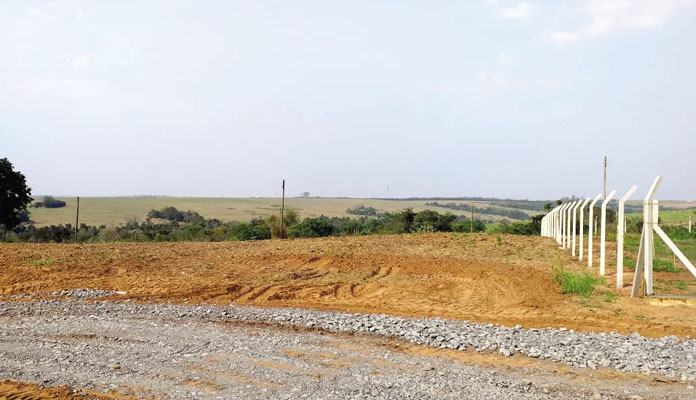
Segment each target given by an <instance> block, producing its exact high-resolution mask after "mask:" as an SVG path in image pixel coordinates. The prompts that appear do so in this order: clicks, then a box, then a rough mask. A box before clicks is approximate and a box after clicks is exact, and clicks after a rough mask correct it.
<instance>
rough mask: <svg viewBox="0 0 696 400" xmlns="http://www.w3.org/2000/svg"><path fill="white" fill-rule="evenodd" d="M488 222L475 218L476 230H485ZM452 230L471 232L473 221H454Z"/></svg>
mask: <svg viewBox="0 0 696 400" xmlns="http://www.w3.org/2000/svg"><path fill="white" fill-rule="evenodd" d="M485 231H486V224H485V223H483V222H482V221H480V220H478V219H476V220H474V232H485ZM452 232H471V221H467V220H465V219H464V220H460V221H457V222H454V223H452Z"/></svg>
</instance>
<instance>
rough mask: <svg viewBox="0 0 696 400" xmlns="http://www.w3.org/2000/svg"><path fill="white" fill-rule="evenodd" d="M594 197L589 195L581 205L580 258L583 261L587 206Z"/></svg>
mask: <svg viewBox="0 0 696 400" xmlns="http://www.w3.org/2000/svg"><path fill="white" fill-rule="evenodd" d="M590 200H592V198H590V197H588V198H586V199H585V201H584V202H583V203H582V205H581V206H580V246H579V250H580V256H579V259H580V261H582V251H583V246H584V245H585V243H584V239H585V237H584V236H585V206H587V203H589V202H590Z"/></svg>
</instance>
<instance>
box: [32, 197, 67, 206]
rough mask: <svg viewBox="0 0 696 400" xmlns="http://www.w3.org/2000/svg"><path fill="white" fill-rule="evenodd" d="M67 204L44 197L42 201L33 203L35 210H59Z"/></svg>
mask: <svg viewBox="0 0 696 400" xmlns="http://www.w3.org/2000/svg"><path fill="white" fill-rule="evenodd" d="M66 204H67V203H66V202H64V201H63V200H58V199H55V198H53V197H52V196H45V197H44V200H43V201H37V202H36V203H34V207H35V208H41V207H46V208H61V207H65V205H66Z"/></svg>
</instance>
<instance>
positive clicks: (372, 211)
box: [346, 204, 377, 217]
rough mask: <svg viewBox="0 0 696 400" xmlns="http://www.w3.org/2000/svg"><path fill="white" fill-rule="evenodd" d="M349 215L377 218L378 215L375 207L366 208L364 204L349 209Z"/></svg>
mask: <svg viewBox="0 0 696 400" xmlns="http://www.w3.org/2000/svg"><path fill="white" fill-rule="evenodd" d="M346 212H347V213H348V214H353V215H365V216H368V217H370V216H372V217H373V216H375V215H377V209H376V208H374V207H365V206H364V205H362V204H359V205H357V206H355V208H349V209H347V210H346Z"/></svg>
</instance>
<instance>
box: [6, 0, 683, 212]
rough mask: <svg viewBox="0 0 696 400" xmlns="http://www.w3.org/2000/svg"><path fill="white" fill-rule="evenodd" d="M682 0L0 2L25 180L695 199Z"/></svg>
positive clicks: (154, 191) (186, 190)
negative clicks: (655, 184)
mask: <svg viewBox="0 0 696 400" xmlns="http://www.w3.org/2000/svg"><path fill="white" fill-rule="evenodd" d="M694 43H696V0H578V1H533V0H529V1H528V2H520V1H506V0H497V1H495V0H467V1H464V0H460V1H457V0H428V1H425V0H422V1H409V0H399V1H397V0H380V1H376V0H375V1H368V0H351V1H328V0H317V1H304V0H294V1H283V0H275V1H270V0H254V1H206V0H195V1H194V0H191V1H178V0H173V1H171V0H170V1H147V0H138V1H116V0H113V1H96V0H95V1H86V0H85V1H77V0H69V1H54V2H45V1H31V0H27V1H1V2H0V157H7V158H9V159H10V161H11V162H12V163H13V164H14V165H15V167H16V169H18V170H20V171H22V172H23V173H24V174H25V175H26V177H27V180H28V182H29V185H30V186H31V187H32V189H33V193H35V194H52V195H80V196H115V195H172V196H224V197H247V196H275V195H276V194H277V193H279V192H280V183H281V180H282V179H286V180H287V188H288V192H287V193H288V195H290V196H295V195H299V194H300V193H302V192H305V191H307V192H310V194H311V195H313V196H347V197H408V196H423V197H436V196H486V197H488V196H492V197H504V198H527V199H557V198H560V197H562V196H571V195H576V196H594V195H595V194H596V193H598V192H600V191H601V190H602V168H603V167H602V164H603V157H604V156H605V155H606V156H607V157H608V172H607V182H608V183H607V186H608V190H612V189H616V190H617V192H618V196H620V195H621V194H623V193H624V192H626V191H627V190H628V188H629V187H630V186H632V185H634V184H635V185H638V191H637V192H636V194H635V195H634V198H635V199H637V198H642V197H643V196H644V195H645V193H646V192H647V189H648V187H649V185H650V183H651V182H652V180H653V179H654V177H655V176H657V175H661V176H662V177H663V182H662V185H661V187H660V189H659V191H658V194H657V196H656V198H662V199H687V200H690V199H696V175H694V170H696V162H695V160H696V158H695V157H694V155H695V154H696V131H695V129H694V127H695V126H696V74H695V71H696V52H695V51H694Z"/></svg>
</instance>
